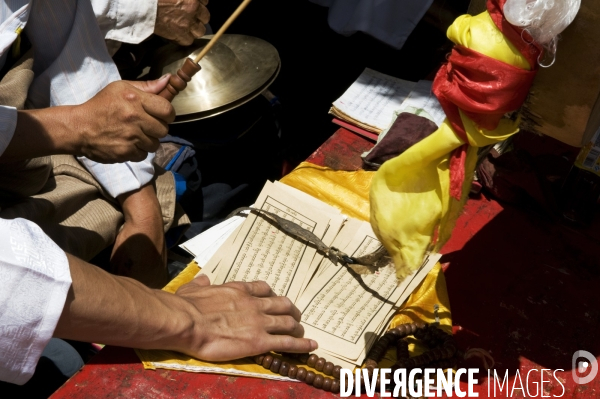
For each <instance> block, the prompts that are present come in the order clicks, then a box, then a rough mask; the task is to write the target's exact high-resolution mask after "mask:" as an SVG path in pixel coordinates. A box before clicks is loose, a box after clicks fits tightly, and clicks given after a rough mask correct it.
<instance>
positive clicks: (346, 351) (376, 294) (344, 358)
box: [184, 182, 439, 368]
mask: <svg viewBox="0 0 600 399" xmlns="http://www.w3.org/2000/svg"><path fill="white" fill-rule="evenodd" d="M254 207H255V208H259V209H263V210H266V211H268V212H272V213H275V214H277V215H278V216H280V217H282V218H284V219H287V220H293V221H294V222H296V223H297V224H299V225H301V226H302V227H304V228H306V229H308V230H310V231H311V232H313V233H314V234H315V235H317V236H318V237H319V238H321V239H322V240H323V242H324V243H325V244H326V245H328V246H334V247H336V248H338V249H341V250H343V251H344V252H345V253H347V254H348V255H350V256H361V255H364V254H367V253H370V252H373V251H375V250H376V249H378V248H379V247H380V243H379V241H378V240H377V238H376V237H375V234H374V233H373V231H372V229H371V226H370V224H369V223H366V222H362V221H359V220H356V219H352V218H348V217H345V216H343V215H342V214H341V213H340V211H338V210H337V209H335V208H333V207H331V206H329V205H327V204H325V203H323V202H321V201H319V200H317V199H315V198H313V197H311V196H309V195H308V194H305V193H303V192H301V191H299V190H296V189H295V188H292V187H289V186H286V185H284V184H282V183H279V182H276V183H270V182H268V183H267V185H266V186H265V187H264V188H263V191H262V192H261V194H260V196H259V197H258V199H257V201H256V204H255V205H254ZM226 222H227V221H226ZM226 222H224V223H226ZM215 227H217V226H215ZM225 230H228V231H229V236H228V237H227V238H224V235H223V234H222V233H223V232H224V231H225ZM207 233H208V234H207ZM209 236H210V237H209ZM207 237H208V238H207ZM215 239H216V240H219V241H220V242H223V244H222V245H221V247H220V248H219V249H218V250H217V251H216V252H214V255H213V256H212V257H211V258H210V260H209V261H208V262H204V263H203V262H199V263H200V264H204V268H203V272H204V273H206V274H207V275H208V276H209V278H210V279H211V281H212V282H213V284H223V283H226V282H230V281H256V280H264V281H266V282H267V283H268V284H269V285H270V286H271V287H272V288H273V290H274V291H275V293H276V294H278V295H285V296H287V297H289V298H290V299H291V300H292V301H293V302H294V303H295V304H296V306H297V307H298V308H299V309H300V311H301V312H302V324H303V326H304V328H305V332H306V333H305V336H306V337H310V338H312V339H315V340H316V341H317V342H318V343H319V349H318V351H317V354H319V355H320V356H323V357H325V358H327V359H330V360H331V361H332V362H334V363H335V364H339V365H340V366H343V367H345V368H353V367H354V366H356V365H360V364H362V361H363V360H364V357H365V355H366V353H367V352H368V350H369V349H370V348H371V346H372V345H373V344H374V342H375V340H376V339H377V337H378V336H380V335H381V334H382V333H383V332H384V330H385V329H386V327H387V324H388V322H389V320H390V318H391V316H392V315H393V314H394V312H395V311H396V310H397V309H398V307H399V306H400V305H401V304H402V303H403V302H404V301H405V300H406V299H407V298H408V296H409V295H410V294H411V293H412V292H413V290H414V289H415V288H416V287H417V285H418V284H419V283H420V282H421V281H422V280H423V279H424V278H425V276H426V275H427V273H428V272H429V271H430V270H431V268H432V267H433V266H434V265H435V263H436V262H437V260H438V259H439V256H435V255H430V256H429V257H428V259H427V260H426V261H425V262H424V264H423V266H422V267H421V268H420V269H419V270H418V271H416V272H415V273H414V274H413V275H411V276H410V277H409V278H407V279H405V280H404V281H401V282H398V281H397V280H396V276H395V270H394V267H393V266H391V265H390V266H389V267H387V268H384V269H381V270H380V271H379V272H378V273H376V274H373V275H362V276H361V275H358V274H356V273H353V272H351V271H349V269H347V268H346V267H344V266H341V265H334V264H332V263H331V262H330V261H329V260H328V259H327V258H325V257H324V254H321V253H318V252H317V251H316V249H315V248H313V247H312V246H311V245H307V244H306V243H305V242H302V241H300V240H298V239H295V238H293V237H291V236H290V235H288V234H286V233H285V232H283V231H281V230H280V229H278V228H277V227H276V226H274V225H272V224H271V223H270V222H269V220H268V219H267V218H265V217H263V216H260V215H257V214H255V213H250V214H249V215H248V216H247V217H246V218H245V220H244V221H243V222H242V223H241V224H240V223H239V219H236V220H234V221H231V222H229V223H228V225H226V226H225V225H224V226H221V227H219V228H218V229H215V230H214V231H213V232H210V230H208V231H207V232H205V233H204V234H202V235H200V236H198V237H197V238H195V239H193V240H191V241H189V242H187V243H186V244H184V245H185V248H192V249H194V248H200V249H202V248H207V247H210V245H208V244H207V243H208V242H209V241H210V240H215ZM197 251H198V250H197ZM194 254H195V255H197V254H196V252H194ZM202 254H203V255H202V256H205V254H206V251H204V252H202ZM203 259H204V258H202V259H201V260H203Z"/></svg>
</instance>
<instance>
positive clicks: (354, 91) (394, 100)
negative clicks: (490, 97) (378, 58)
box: [329, 68, 446, 139]
mask: <svg viewBox="0 0 600 399" xmlns="http://www.w3.org/2000/svg"><path fill="white" fill-rule="evenodd" d="M432 84H433V82H431V81H429V80H420V81H418V82H410V81H408V80H402V79H398V78H395V77H393V76H389V75H385V74H383V73H380V72H377V71H374V70H372V69H369V68H366V69H365V70H364V72H363V73H362V74H361V75H360V76H359V77H358V79H357V80H356V81H355V82H354V83H352V85H351V86H350V87H349V88H348V90H346V92H345V93H344V94H343V95H342V96H341V97H340V98H338V99H337V100H336V101H335V102H334V103H333V105H332V107H331V109H330V110H329V113H330V114H332V115H333V116H334V117H335V118H336V119H334V123H337V124H338V125H340V126H342V127H345V128H347V129H350V130H352V131H355V132H356V133H359V134H362V135H364V136H367V137H370V138H374V139H376V138H377V135H378V134H380V133H381V132H383V131H385V130H386V129H387V128H388V127H389V125H390V124H391V123H392V122H393V121H394V119H395V118H396V115H397V114H398V113H401V112H410V113H414V114H417V115H420V116H424V117H426V118H428V119H431V120H432V121H433V122H435V123H436V124H437V125H438V126H440V125H441V124H442V122H443V121H444V119H445V118H446V115H445V113H444V110H443V109H442V107H441V106H440V104H439V102H438V100H437V98H436V97H435V96H434V95H433V93H432V90H431V87H432Z"/></svg>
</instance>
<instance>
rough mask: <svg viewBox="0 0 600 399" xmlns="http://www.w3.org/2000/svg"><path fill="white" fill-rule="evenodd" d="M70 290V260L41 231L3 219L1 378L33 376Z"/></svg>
mask: <svg viewBox="0 0 600 399" xmlns="http://www.w3.org/2000/svg"><path fill="white" fill-rule="evenodd" d="M70 286H71V273H70V270H69V262H68V260H67V256H66V255H65V253H64V252H63V251H62V250H61V249H60V248H59V247H58V246H57V245H56V244H55V243H54V242H53V241H52V240H51V239H50V238H49V237H48V236H47V235H46V234H44V232H43V231H42V229H40V228H39V227H38V226H37V225H36V224H34V223H32V222H29V221H27V220H24V219H14V220H6V219H0V380H2V381H7V382H10V383H13V384H19V385H22V384H24V383H26V382H27V381H28V380H29V379H30V378H31V376H32V375H33V372H34V371H35V367H36V365H37V362H38V360H39V358H40V356H41V354H42V351H43V350H44V347H45V346H46V345H47V344H48V341H49V340H50V338H52V334H54V330H55V329H56V325H57V323H58V319H59V318H60V315H61V313H62V310H63V307H64V305H65V300H66V298H67V293H68V291H69V287H70Z"/></svg>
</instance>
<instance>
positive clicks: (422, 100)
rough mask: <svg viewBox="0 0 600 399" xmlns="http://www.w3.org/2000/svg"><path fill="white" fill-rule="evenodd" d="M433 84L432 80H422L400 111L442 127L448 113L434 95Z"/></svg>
mask: <svg viewBox="0 0 600 399" xmlns="http://www.w3.org/2000/svg"><path fill="white" fill-rule="evenodd" d="M432 85H433V82H432V81H430V80H420V81H418V82H417V84H416V85H415V86H414V87H413V89H412V91H411V92H410V94H409V95H408V97H407V98H406V100H404V102H403V103H402V106H401V107H400V109H399V110H398V113H401V112H410V113H411V114H415V115H419V116H422V117H425V118H427V119H429V120H431V121H433V122H434V123H435V124H436V125H438V126H441V125H442V123H443V122H444V119H446V113H445V112H444V110H443V109H442V106H441V105H440V102H439V101H438V99H437V97H436V96H435V95H434V94H433V92H432V90H431V87H432Z"/></svg>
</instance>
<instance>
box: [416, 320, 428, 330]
mask: <svg viewBox="0 0 600 399" xmlns="http://www.w3.org/2000/svg"><path fill="white" fill-rule="evenodd" d="M415 325H416V326H417V330H423V329H424V328H426V327H427V324H425V323H423V322H421V321H419V322H417V323H415Z"/></svg>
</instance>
